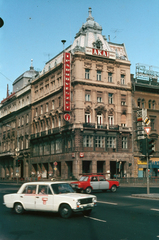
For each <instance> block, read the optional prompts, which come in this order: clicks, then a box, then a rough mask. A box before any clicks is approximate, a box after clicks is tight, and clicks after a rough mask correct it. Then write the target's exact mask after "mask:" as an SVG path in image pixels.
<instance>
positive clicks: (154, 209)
mask: <svg viewBox="0 0 159 240" xmlns="http://www.w3.org/2000/svg"><path fill="white" fill-rule="evenodd" d="M150 210H152V211H157V212H159V209H157V208H150Z"/></svg>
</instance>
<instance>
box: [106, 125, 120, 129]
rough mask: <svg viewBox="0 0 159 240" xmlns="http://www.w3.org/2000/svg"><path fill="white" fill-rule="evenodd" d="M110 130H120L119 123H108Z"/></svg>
mask: <svg viewBox="0 0 159 240" xmlns="http://www.w3.org/2000/svg"><path fill="white" fill-rule="evenodd" d="M108 129H109V130H119V125H108Z"/></svg>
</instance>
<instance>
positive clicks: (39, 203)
mask: <svg viewBox="0 0 159 240" xmlns="http://www.w3.org/2000/svg"><path fill="white" fill-rule="evenodd" d="M43 189H45V191H43ZM53 204H54V195H53V194H52V191H51V189H50V186H49V185H39V187H38V193H37V195H36V198H35V205H36V210H41V211H53Z"/></svg>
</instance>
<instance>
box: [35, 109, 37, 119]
mask: <svg viewBox="0 0 159 240" xmlns="http://www.w3.org/2000/svg"><path fill="white" fill-rule="evenodd" d="M35 116H36V117H37V116H38V108H36V109H35Z"/></svg>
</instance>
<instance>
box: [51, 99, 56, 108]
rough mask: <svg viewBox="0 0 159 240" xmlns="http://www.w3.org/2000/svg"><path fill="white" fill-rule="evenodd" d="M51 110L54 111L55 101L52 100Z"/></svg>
mask: <svg viewBox="0 0 159 240" xmlns="http://www.w3.org/2000/svg"><path fill="white" fill-rule="evenodd" d="M52 109H55V101H54V100H52Z"/></svg>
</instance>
